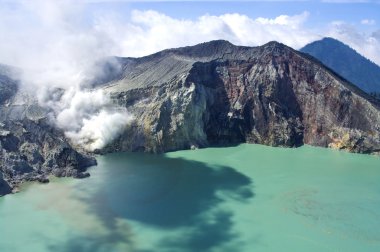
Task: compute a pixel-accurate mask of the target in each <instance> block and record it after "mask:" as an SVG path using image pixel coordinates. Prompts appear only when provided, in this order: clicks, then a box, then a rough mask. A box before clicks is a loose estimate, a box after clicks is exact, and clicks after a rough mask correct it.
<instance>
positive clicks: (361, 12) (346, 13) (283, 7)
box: [89, 1, 380, 29]
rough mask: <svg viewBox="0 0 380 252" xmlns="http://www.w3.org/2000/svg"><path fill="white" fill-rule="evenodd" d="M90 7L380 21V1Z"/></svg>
mask: <svg viewBox="0 0 380 252" xmlns="http://www.w3.org/2000/svg"><path fill="white" fill-rule="evenodd" d="M90 9H91V10H92V11H100V10H103V11H104V10H109V11H117V12H124V13H125V14H126V17H127V16H128V15H127V14H128V13H129V12H130V10H132V9H139V10H156V11H159V12H161V13H164V14H166V15H168V16H171V17H174V18H179V19H181V18H185V19H195V18H197V17H199V16H202V15H204V14H210V15H222V14H225V13H239V14H245V15H247V16H249V17H252V18H256V17H267V18H275V17H277V16H279V15H283V14H286V15H296V14H299V13H301V12H303V11H308V12H309V13H310V14H311V15H310V19H309V20H308V23H307V24H308V25H310V26H313V27H314V26H321V25H325V24H326V23H328V22H331V21H336V20H341V21H345V22H348V23H351V24H354V25H358V26H361V27H363V28H366V29H367V28H368V27H367V26H366V25H361V21H362V20H364V19H368V20H374V21H375V25H373V26H372V28H373V29H375V28H378V27H379V23H380V20H379V18H380V4H379V2H378V1H368V2H362V1H347V2H346V1H343V2H339V1H338V2H337V3H334V2H322V1H153V2H152V1H140V2H129V1H121V2H98V3H92V4H91V8H90ZM90 9H89V10H90Z"/></svg>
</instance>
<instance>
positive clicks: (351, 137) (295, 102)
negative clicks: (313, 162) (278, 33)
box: [102, 41, 380, 153]
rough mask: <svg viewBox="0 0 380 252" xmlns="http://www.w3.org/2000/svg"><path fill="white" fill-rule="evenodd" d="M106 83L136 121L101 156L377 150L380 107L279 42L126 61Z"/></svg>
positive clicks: (207, 46) (216, 44)
mask: <svg viewBox="0 0 380 252" xmlns="http://www.w3.org/2000/svg"><path fill="white" fill-rule="evenodd" d="M124 62H125V63H124V66H123V68H122V69H123V71H124V72H123V74H121V75H120V76H119V77H118V78H117V79H115V80H114V81H111V82H109V83H106V84H104V85H103V87H102V88H104V89H105V90H107V91H108V92H109V93H110V94H111V96H112V97H113V100H114V102H115V103H117V104H119V105H121V106H125V107H127V108H128V110H129V111H130V112H132V113H133V114H134V115H135V116H136V119H135V121H134V122H133V124H132V125H130V126H128V127H127V128H126V129H125V132H124V134H123V135H122V136H121V137H120V138H118V139H117V140H116V141H114V142H113V143H112V144H110V145H108V146H107V147H106V148H105V149H104V150H103V151H105V152H107V151H147V152H165V151H172V150H178V149H189V148H196V147H205V146H210V145H229V144H236V143H243V142H248V143H260V144H266V145H272V146H289V147H296V146H300V145H303V144H310V145H314V146H323V147H334V148H338V149H346V150H348V151H351V152H360V153H378V152H379V151H380V111H379V107H380V104H379V102H378V101H377V100H375V99H373V98H372V97H370V96H369V95H367V94H366V93H364V92H363V91H361V90H360V89H358V88H357V87H355V86H354V85H352V84H351V83H349V82H347V81H346V80H344V79H342V78H341V77H339V76H338V75H336V74H335V73H334V72H332V71H330V70H329V69H328V68H326V67H325V66H323V65H322V64H321V63H320V62H319V61H317V60H315V59H314V58H312V57H310V56H308V55H306V54H303V53H300V52H298V51H295V50H293V49H291V48H289V47H287V46H285V45H283V44H280V43H277V42H270V43H268V44H266V45H264V46H261V47H239V46H234V45H232V44H231V43H229V42H227V41H212V42H209V43H203V44H199V45H196V46H193V47H184V48H179V49H170V50H165V51H162V52H159V53H156V54H153V55H150V56H147V57H143V58H137V59H133V58H129V59H125V61H124Z"/></svg>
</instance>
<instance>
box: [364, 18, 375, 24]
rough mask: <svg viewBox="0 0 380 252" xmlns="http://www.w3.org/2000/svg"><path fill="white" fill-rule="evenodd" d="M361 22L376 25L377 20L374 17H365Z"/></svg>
mask: <svg viewBox="0 0 380 252" xmlns="http://www.w3.org/2000/svg"><path fill="white" fill-rule="evenodd" d="M360 23H361V24H363V25H375V24H376V21H375V20H374V19H363V20H362V21H360Z"/></svg>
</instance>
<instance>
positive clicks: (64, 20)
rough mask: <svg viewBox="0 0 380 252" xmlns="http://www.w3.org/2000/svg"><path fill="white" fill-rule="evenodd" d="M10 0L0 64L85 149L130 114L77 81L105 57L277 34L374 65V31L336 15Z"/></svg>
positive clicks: (4, 12)
mask: <svg viewBox="0 0 380 252" xmlns="http://www.w3.org/2000/svg"><path fill="white" fill-rule="evenodd" d="M12 3H13V4H15V6H16V7H15V6H13V7H11V8H9V6H8V5H7V4H4V5H0V35H1V38H2V39H1V40H0V63H6V64H11V65H17V66H20V67H22V68H24V69H25V70H26V71H25V76H24V79H23V80H24V82H25V84H26V85H25V86H26V87H29V88H30V90H33V91H34V92H36V93H37V94H38V97H39V98H40V102H43V103H44V104H45V105H47V106H49V107H50V108H51V109H52V110H54V112H55V116H56V118H55V120H56V123H57V125H59V126H60V127H61V128H62V129H64V130H65V132H66V134H67V136H69V137H71V139H72V140H73V141H74V142H75V143H77V144H82V145H84V146H85V147H87V148H89V149H93V148H98V147H101V146H104V145H105V144H106V143H107V142H108V141H111V140H112V139H113V138H114V137H115V136H116V135H115V134H110V131H109V130H108V129H109V128H112V127H114V129H116V131H114V132H116V134H117V133H118V132H117V130H118V129H119V130H122V128H123V127H124V126H125V124H127V123H128V122H129V121H130V120H131V116H130V115H129V114H128V113H127V112H126V111H125V110H123V109H121V108H115V107H113V106H112V105H111V102H110V100H109V98H108V97H107V95H106V94H104V93H97V92H89V91H86V90H83V88H82V87H81V86H82V84H83V82H84V81H86V80H87V79H88V78H91V77H93V76H99V75H102V71H101V69H99V68H97V67H95V62H96V61H97V60H98V59H100V58H103V57H106V56H110V55H118V56H144V55H147V54H150V53H154V52H157V51H159V50H163V49H166V48H172V47H180V46H187V45H194V44H197V43H201V42H205V41H209V40H214V39H225V40H229V41H230V42H232V43H234V44H237V45H247V46H258V45H262V44H264V43H266V42H269V41H272V40H277V41H279V42H282V43H284V44H287V45H289V46H291V47H293V48H296V49H298V48H300V47H302V46H304V45H305V44H307V43H309V42H312V41H314V40H317V39H320V38H322V37H324V36H331V37H335V38H337V39H339V40H342V41H343V42H345V43H347V44H349V45H350V46H351V47H353V48H354V49H356V50H357V51H359V52H360V53H362V54H363V55H365V56H366V57H368V58H369V59H371V60H373V61H374V62H376V63H378V64H380V44H379V41H380V36H379V34H380V32H379V33H373V34H370V35H367V34H364V33H360V32H358V31H357V30H356V29H355V28H354V27H353V26H350V25H347V24H346V23H344V22H342V21H339V22H334V23H332V24H331V25H330V26H329V27H328V29H324V30H321V29H319V30H312V29H309V28H306V27H305V23H306V22H307V21H308V18H309V15H310V14H309V13H308V12H306V11H305V12H303V13H300V14H299V15H293V16H290V15H280V16H278V17H275V18H268V17H259V18H251V17H249V16H246V15H242V14H239V13H227V14H223V15H219V16H215V15H203V16H199V17H198V18H196V19H177V18H173V17H170V16H167V15H165V14H163V13H160V12H157V11H151V10H150V11H139V10H134V11H132V12H131V13H129V14H128V15H130V18H129V19H125V18H124V17H121V16H120V15H121V13H112V12H106V11H104V12H101V13H97V14H96V13H95V14H94V13H92V14H93V16H91V15H90V16H89V15H85V10H86V7H87V6H86V3H85V1H74V0H67V1H45V0H35V1H33V2H32V1H26V0H24V1H16V0H15V1H12ZM87 14H88V13H87ZM125 20H128V21H125ZM363 22H364V23H368V24H370V23H371V22H372V21H371V20H367V21H363ZM54 87H59V88H63V89H64V90H66V91H65V94H64V95H63V96H62V98H61V99H58V100H57V99H56V98H54V99H52V98H51V97H55V94H53V93H54V92H53V91H54ZM52 92H53V93H52ZM107 114H108V115H109V116H106V115H107ZM98 124H99V125H98ZM94 137H95V138H94Z"/></svg>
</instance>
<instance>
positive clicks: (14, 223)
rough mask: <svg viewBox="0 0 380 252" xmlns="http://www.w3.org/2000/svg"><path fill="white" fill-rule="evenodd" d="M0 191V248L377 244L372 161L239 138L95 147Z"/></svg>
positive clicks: (379, 188) (377, 247)
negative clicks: (78, 167) (90, 155)
mask: <svg viewBox="0 0 380 252" xmlns="http://www.w3.org/2000/svg"><path fill="white" fill-rule="evenodd" d="M98 163H99V165H98V166H97V167H95V168H93V169H90V172H91V175H92V176H91V177H90V178H88V179H85V180H74V179H57V180H52V181H51V183H49V184H43V185H40V184H34V183H33V184H28V185H25V186H24V187H23V188H22V189H23V190H22V192H21V193H18V194H15V195H7V196H5V197H2V198H0V216H1V218H0V234H1V235H0V251H15V252H17V251H20V252H21V251H41V252H44V251H58V252H60V251H62V252H74V251H91V252H93V251H95V252H97V251H99V252H100V251H115V252H118V251H123V252H124V251H139V252H140V251H155V252H156V251H247V252H250V251H292V252H294V251H311V252H313V251H318V252H319V251H380V228H379V227H380V184H379V181H380V159H379V157H376V156H368V155H358V154H349V153H345V152H339V151H334V150H329V149H322V148H314V147H309V146H304V147H301V148H297V149H282V148H272V147H266V146H260V145H246V144H244V145H240V146H237V147H231V148H209V149H201V150H194V151H179V152H173V153H168V154H166V155H148V154H136V153H116V154H109V155H105V156H100V157H98Z"/></svg>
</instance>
